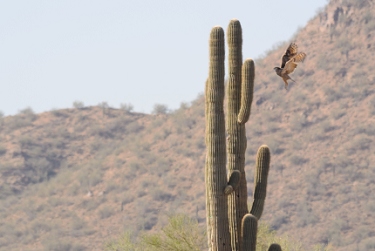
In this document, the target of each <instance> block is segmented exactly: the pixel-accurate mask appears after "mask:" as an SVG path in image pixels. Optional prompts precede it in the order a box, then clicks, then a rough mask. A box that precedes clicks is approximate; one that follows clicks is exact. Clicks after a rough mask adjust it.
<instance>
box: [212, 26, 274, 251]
mask: <svg viewBox="0 0 375 251" xmlns="http://www.w3.org/2000/svg"><path fill="white" fill-rule="evenodd" d="M227 40H228V48H229V64H228V65H229V81H228V85H227V90H226V91H227V94H226V97H227V101H226V102H227V113H226V118H225V117H224V108H223V107H224V74H225V72H224V57H225V49H224V47H225V45H224V31H223V29H222V28H221V27H218V26H216V27H214V28H213V29H212V30H211V34H210V68H209V77H208V79H207V81H206V87H205V98H206V100H205V105H206V108H205V109H206V136H205V137H206V138H205V140H206V148H207V153H206V164H205V182H206V213H207V236H208V247H209V250H210V251H245V250H246V251H248V250H255V245H256V242H255V240H256V232H257V221H258V220H259V219H260V216H261V215H262V212H263V207H264V201H265V197H266V188H267V175H268V170H269V164H270V151H269V148H268V147H267V146H265V145H263V146H261V147H260V148H259V150H258V155H257V161H256V163H257V164H256V170H255V182H254V183H255V188H254V202H253V205H252V209H251V214H249V211H248V208H247V184H246V175H245V151H246V147H247V138H246V130H245V123H246V122H247V121H248V119H249V117H250V110H251V103H252V100H253V90H254V72H255V70H254V68H255V67H254V61H253V60H251V59H247V60H246V61H245V62H244V63H243V64H242V28H241V24H240V22H239V21H238V20H235V19H233V20H231V22H230V24H229V26H228V32H227ZM225 129H227V131H225ZM226 133H227V135H228V137H227V139H225V136H226ZM226 166H227V168H228V171H229V173H230V177H229V181H228V182H227V171H226Z"/></svg>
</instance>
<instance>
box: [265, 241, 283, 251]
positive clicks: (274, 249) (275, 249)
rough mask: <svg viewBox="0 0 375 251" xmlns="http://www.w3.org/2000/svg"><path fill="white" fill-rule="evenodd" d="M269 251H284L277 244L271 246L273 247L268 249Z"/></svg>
mask: <svg viewBox="0 0 375 251" xmlns="http://www.w3.org/2000/svg"><path fill="white" fill-rule="evenodd" d="M268 251H282V249H281V247H280V245H279V244H277V243H273V244H271V246H270V247H269V248H268Z"/></svg>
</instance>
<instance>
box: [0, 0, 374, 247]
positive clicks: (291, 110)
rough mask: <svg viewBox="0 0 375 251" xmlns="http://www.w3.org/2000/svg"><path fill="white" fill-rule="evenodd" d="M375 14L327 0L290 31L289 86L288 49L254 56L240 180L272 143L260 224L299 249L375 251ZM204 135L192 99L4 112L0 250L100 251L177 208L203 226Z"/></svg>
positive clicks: (360, 4)
mask: <svg viewBox="0 0 375 251" xmlns="http://www.w3.org/2000/svg"><path fill="white" fill-rule="evenodd" d="M374 7H375V2H374V1H371V0H346V1H344V0H342V1H339V0H337V1H331V2H330V3H329V4H328V5H327V7H326V8H325V9H324V10H322V11H321V12H319V13H318V14H317V15H316V16H315V17H314V18H312V19H311V20H310V21H309V22H308V24H307V25H306V27H304V28H302V29H301V30H299V31H298V32H297V33H296V35H295V37H293V38H292V39H291V40H293V41H296V42H297V43H298V45H299V48H300V50H301V51H304V52H306V54H307V59H306V60H305V62H304V63H302V64H300V65H299V66H298V68H297V70H296V72H295V73H294V74H293V76H292V77H293V78H294V79H295V80H296V82H297V83H291V84H290V86H289V90H288V91H286V90H285V89H284V84H283V82H282V80H281V79H280V78H279V77H278V76H277V75H276V74H275V73H274V71H273V67H274V66H278V65H279V64H280V61H281V60H280V57H281V55H282V54H283V52H284V50H285V49H286V47H287V46H288V44H289V42H290V41H288V42H285V43H283V44H280V45H278V46H277V47H275V48H273V49H272V50H270V51H269V52H268V53H267V55H266V56H264V57H263V58H260V59H257V60H256V80H255V93H254V104H253V110H252V114H251V118H250V121H249V123H248V124H247V136H248V149H247V152H246V170H247V176H248V178H247V180H248V182H249V183H251V182H252V179H253V177H252V176H253V166H254V162H255V153H256V150H257V148H258V147H259V146H260V145H261V144H263V143H265V144H268V145H269V146H270V148H271V151H272V160H271V171H270V177H269V188H268V194H267V200H266V207H265V211H264V215H263V216H262V217H263V220H264V221H266V222H268V223H269V224H270V225H271V226H272V228H274V229H276V230H277V231H278V233H279V234H287V235H288V236H290V237H291V238H294V239H295V240H298V241H301V242H302V243H303V245H304V246H305V247H306V249H307V250H308V249H309V247H311V246H312V245H314V244H318V243H321V244H323V245H330V246H332V247H333V248H334V250H374V249H375V231H374V228H373V226H374V225H375V220H374V219H375V217H374V212H375V195H374V193H372V191H373V190H374V189H375V165H374V163H375V154H374V153H375V140H374V136H375V126H374V124H375V73H374V71H373V70H372V67H373V62H375V39H374V37H375V8H374ZM228 21H229V20H228ZM243 29H246V27H243ZM208 35H209V31H208V32H207V38H208ZM244 46H251V39H250V38H247V37H244ZM246 57H251V55H244V58H246ZM203 89H204V83H202V90H203ZM204 127H205V126H204V99H203V97H201V96H199V97H198V98H197V99H196V100H194V101H193V102H192V103H191V104H181V108H180V109H178V110H176V111H173V112H170V113H168V114H155V115H147V114H137V113H131V112H129V111H127V110H126V109H112V108H108V107H106V106H102V107H86V108H74V109H65V110H54V111H51V112H46V113H42V114H34V113H33V112H32V110H31V109H25V110H23V111H21V112H20V114H18V115H16V116H9V117H3V118H1V119H0V198H1V200H0V215H1V218H2V219H3V220H2V221H1V223H0V250H43V249H45V250H102V249H103V244H104V243H105V242H106V241H107V240H110V239H112V238H116V237H118V236H119V235H120V234H121V233H122V232H124V231H132V232H134V233H137V232H138V231H140V230H150V231H153V230H155V229H158V228H160V226H162V225H163V224H164V223H165V222H166V218H167V217H168V215H170V214H173V213H175V212H181V213H185V214H188V215H190V216H192V217H196V218H197V219H198V221H199V222H201V223H202V224H204V220H205V219H204V218H205V198H204V195H205V187H204V170H203V167H204V158H205V156H204V154H205V145H204ZM248 187H249V194H250V195H251V193H252V187H251V186H248Z"/></svg>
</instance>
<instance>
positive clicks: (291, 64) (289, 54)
mask: <svg viewBox="0 0 375 251" xmlns="http://www.w3.org/2000/svg"><path fill="white" fill-rule="evenodd" d="M305 57H306V53H304V52H298V46H297V44H296V43H294V42H293V43H291V44H290V45H289V47H288V49H286V51H285V53H284V55H283V57H282V59H281V67H275V68H273V69H274V70H275V72H276V74H277V75H279V76H280V77H281V78H282V79H283V81H284V83H285V89H287V87H288V81H287V80H289V79H290V80H292V81H293V82H296V81H294V80H293V79H292V78H291V77H289V75H288V74H290V73H293V72H294V69H296V68H297V63H299V62H303V60H304V59H305Z"/></svg>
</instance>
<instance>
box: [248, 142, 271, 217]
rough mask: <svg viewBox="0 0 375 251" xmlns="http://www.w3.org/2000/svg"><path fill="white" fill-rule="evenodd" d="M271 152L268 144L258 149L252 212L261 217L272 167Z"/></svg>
mask: <svg viewBox="0 0 375 251" xmlns="http://www.w3.org/2000/svg"><path fill="white" fill-rule="evenodd" d="M270 162H271V153H270V149H269V148H268V146H266V145H262V146H261V147H259V149H258V153H257V160H256V167H255V178H254V196H253V197H254V201H253V205H252V208H251V211H250V213H251V214H252V215H254V216H255V217H257V218H258V220H259V219H260V217H261V216H262V213H263V207H264V201H265V199H266V194H267V178H268V171H269V169H270Z"/></svg>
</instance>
